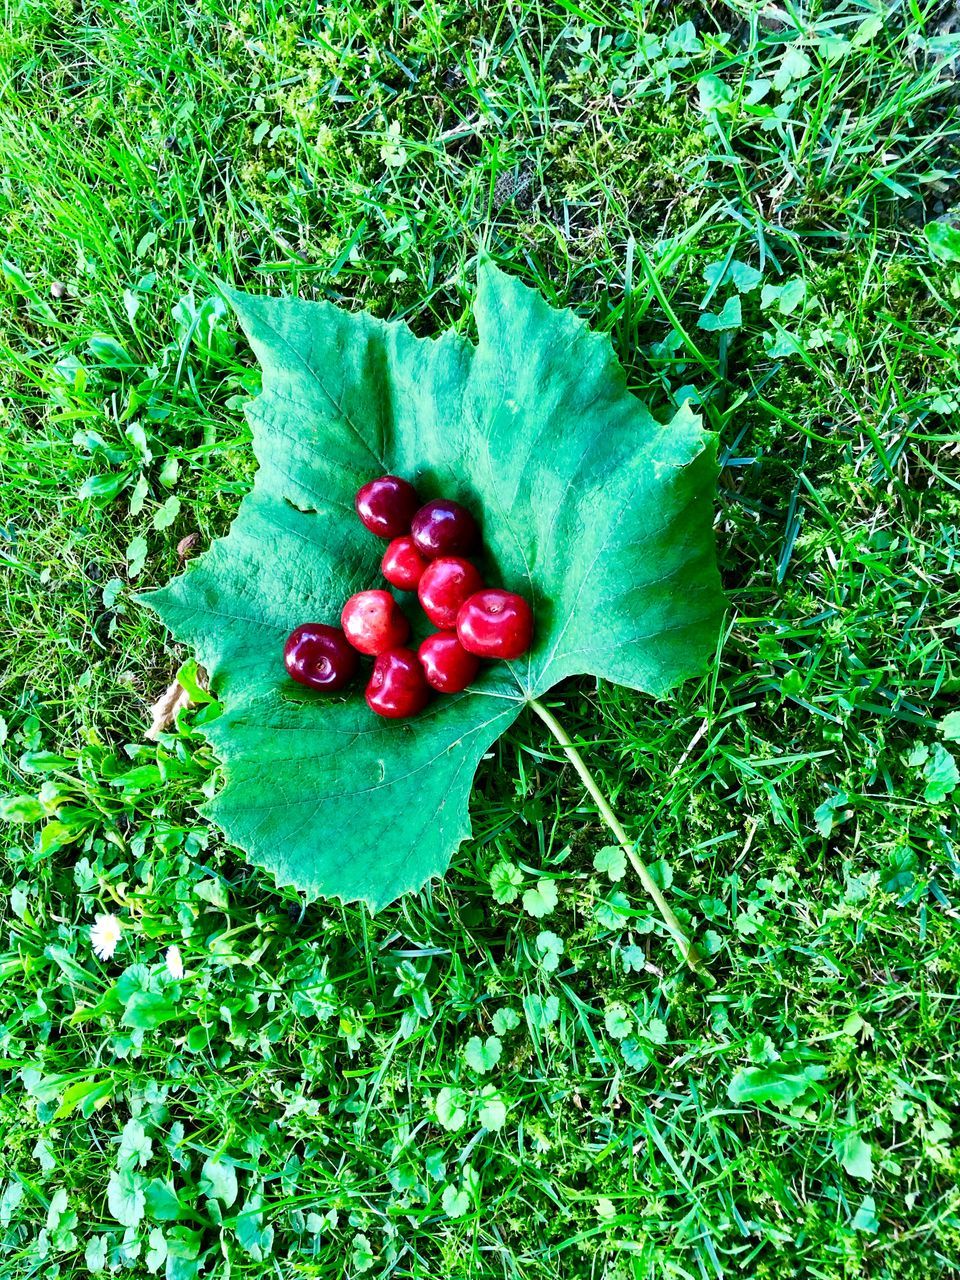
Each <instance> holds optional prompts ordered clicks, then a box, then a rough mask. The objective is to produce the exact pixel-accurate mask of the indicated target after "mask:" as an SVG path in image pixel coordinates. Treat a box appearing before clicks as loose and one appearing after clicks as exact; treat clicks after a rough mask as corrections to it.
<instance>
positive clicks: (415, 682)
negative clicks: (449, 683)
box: [367, 649, 430, 720]
mask: <svg viewBox="0 0 960 1280" xmlns="http://www.w3.org/2000/svg"><path fill="white" fill-rule="evenodd" d="M429 701H430V686H429V685H428V684H427V677H426V676H425V675H424V673H423V667H421V665H420V659H419V658H418V657H417V655H416V654H415V653H414V652H413V650H412V649H388V650H387V652H386V653H381V654H380V656H379V658H377V660H376V662H375V663H374V664H373V675H372V676H371V677H370V683H369V684H368V685H367V706H368V707H369V708H370V710H371V711H375V712H376V713H377V715H378V716H386V717H387V719H389V720H403V719H405V717H407V716H415V715H416V714H417V712H418V711H422V710H423V708H424V707H425V706H426V705H427V703H428V702H429Z"/></svg>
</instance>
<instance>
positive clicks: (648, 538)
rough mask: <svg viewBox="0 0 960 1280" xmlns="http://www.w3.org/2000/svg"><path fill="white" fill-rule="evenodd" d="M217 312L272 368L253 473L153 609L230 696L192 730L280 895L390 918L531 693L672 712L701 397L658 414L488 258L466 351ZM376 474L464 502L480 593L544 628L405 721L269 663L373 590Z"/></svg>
mask: <svg viewBox="0 0 960 1280" xmlns="http://www.w3.org/2000/svg"><path fill="white" fill-rule="evenodd" d="M227 296H228V298H229V300H230V302H231V304H232V305H233V307H234V309H235V311H236V313H237V315H238V316H239V319H240V323H241V325H242V326H243V328H244V330H245V332H246V334H247V336H248V338H249V340H250V343H251V345H252V347H253V349H254V352H255V353H256V355H257V357H258V359H259V361H260V365H261V368H262V372H263V390H262V393H261V394H260V395H259V396H257V397H256V398H255V399H254V400H252V401H251V402H250V404H249V406H248V409H247V413H248V416H249V418H250V422H251V424H252V429H253V444H254V450H255V453H256V457H257V460H258V463H259V470H258V472H257V475H256V480H255V483H254V486H253V490H252V492H251V493H250V494H249V495H248V496H247V497H246V498H245V499H244V501H243V503H242V504H241V507H240V511H239V513H238V515H237V517H236V519H235V520H234V522H233V525H232V526H231V529H230V532H229V534H228V536H227V537H226V538H223V539H221V540H219V541H217V542H215V543H214V544H213V546H212V547H211V548H210V550H209V551H207V552H206V554H205V555H203V556H201V557H198V558H197V559H196V560H194V561H193V562H191V564H190V566H189V568H188V569H187V571H186V572H185V573H184V574H183V575H182V576H180V577H178V578H175V579H174V580H173V581H172V582H170V583H169V584H168V585H167V586H166V587H165V588H163V589H162V590H160V591H156V592H152V593H150V594H148V595H147V596H144V597H141V599H144V600H145V601H146V602H147V603H148V604H149V605H150V607H151V608H153V609H154V610H155V611H156V612H157V613H158V614H159V616H160V617H161V619H162V620H163V621H164V622H165V623H166V625H167V626H168V627H169V628H170V630H171V631H172V632H173V633H174V635H175V636H176V637H177V638H178V639H179V640H181V641H184V642H186V643H187V644H189V645H191V646H192V647H193V649H194V650H195V651H196V653H197V655H198V657H199V659H200V661H201V662H202V663H203V665H204V666H205V667H206V669H207V671H208V672H209V674H210V677H211V681H212V687H213V689H214V691H215V693H216V696H217V697H218V698H219V699H221V700H222V702H223V704H224V712H223V714H222V715H221V716H219V717H218V718H217V719H215V720H212V721H210V722H209V723H207V724H204V725H203V726H202V730H201V731H202V733H203V734H204V735H205V736H206V737H207V738H208V739H209V740H210V741H211V743H212V744H213V746H214V748H215V749H216V751H217V754H218V755H219V758H220V760H221V763H222V771H223V784H222V787H221V789H220V792H219V794H218V795H217V796H216V797H215V798H214V799H213V800H212V801H211V802H210V804H209V805H207V806H206V810H205V812H206V813H207V815H208V816H209V817H210V818H212V819H213V820H214V821H216V822H217V823H218V824H219V825H220V826H221V827H222V828H223V830H224V832H225V833H226V834H227V836H228V837H229V838H230V839H231V840H232V841H234V842H235V843H236V844H238V845H239V846H240V847H241V848H242V849H244V850H245V851H246V852H247V854H248V855H249V857H250V859H251V861H253V862H254V863H256V864H257V865H259V866H262V867H264V868H266V869H268V870H269V871H271V872H272V873H273V875H274V876H275V877H276V879H277V881H278V882H279V883H280V884H290V885H294V886H296V887H297V888H298V889H299V890H301V891H303V892H305V893H306V894H308V895H309V896H311V897H317V896H327V897H331V896H335V897H339V898H342V899H343V900H344V901H354V900H357V899H362V900H364V901H366V902H367V903H368V904H369V906H370V908H371V909H372V910H376V909H378V908H380V907H382V906H384V905H385V904H386V903H388V902H391V901H393V900H394V899H395V898H397V897H399V896H400V894H402V893H404V892H406V891H408V890H416V889H419V888H420V887H421V886H422V885H423V884H424V883H425V882H426V881H427V880H428V879H430V877H432V876H437V875H441V874H442V873H443V872H444V871H445V870H446V868H447V866H448V865H449V862H450V859H451V857H452V855H453V853H454V852H455V850H456V849H457V847H458V846H459V845H460V843H461V842H462V841H463V840H464V839H465V838H466V837H467V836H469V834H470V819H469V813H468V802H469V797H470V790H471V786H472V782H473V776H474V773H475V771H476V768H477V765H478V763H479V762H480V759H481V758H482V756H483V755H484V753H485V752H487V751H488V750H489V749H490V747H491V745H492V744H493V743H494V742H495V741H496V740H497V738H498V737H499V736H500V735H501V734H502V733H503V732H504V730H505V729H507V728H509V727H510V725H511V724H512V723H513V722H514V720H515V719H516V718H517V716H518V715H519V714H520V712H521V710H522V709H523V708H524V706H525V705H526V703H527V702H528V701H529V700H530V699H531V698H536V697H539V696H540V695H542V694H544V693H546V692H547V691H548V690H549V689H550V688H552V686H553V685H555V684H557V682H558V681H560V680H563V679H564V678H565V677H568V676H574V675H580V674H590V675H592V676H595V677H599V678H601V679H604V680H609V681H613V682H616V683H619V684H623V685H627V686H629V687H630V688H633V689H638V690H642V691H644V692H646V693H649V694H652V695H655V696H661V695H663V694H665V693H666V692H667V691H668V690H669V689H671V688H672V687H673V686H674V685H676V684H677V683H678V682H679V681H680V680H682V679H684V678H685V677H687V676H690V675H692V674H695V673H698V672H700V671H701V670H702V669H703V666H704V663H705V660H706V658H707V657H708V655H709V653H710V652H711V650H712V648H713V647H714V645H715V643H716V640H717V636H718V630H719V621H720V616H721V612H722V608H723V597H722V594H721V591H720V584H719V578H718V574H717V569H716V562H715V551H714V540H713V534H712V500H713V494H714V488H715V482H716V474H717V466H716V448H715V443H714V441H713V439H712V437H710V436H708V435H706V434H705V433H704V431H703V430H702V428H701V425H700V421H699V419H698V418H697V417H696V415H695V414H694V413H693V412H692V410H691V409H690V408H689V406H685V407H684V408H682V409H681V410H680V411H679V412H678V413H677V414H676V416H675V417H674V418H673V420H672V421H671V422H670V423H668V424H667V425H665V426H664V425H661V424H660V423H659V422H657V421H656V420H655V419H654V418H653V417H652V416H651V414H650V413H649V411H648V410H647V408H646V407H645V406H644V405H643V404H642V403H641V401H639V400H638V399H637V398H636V397H634V396H633V395H631V394H630V393H629V392H628V391H627V388H626V380H625V377H624V373H623V370H622V369H621V368H620V365H619V364H618V363H617V360H616V358H615V356H614V354H613V350H612V348H611V345H610V342H609V339H608V338H607V337H605V336H600V335H598V334H594V333H591V332H590V330H589V329H588V328H587V326H586V324H585V323H584V322H583V321H582V320H580V319H579V318H578V317H576V316H575V315H574V314H573V312H571V311H558V310H556V309H553V308H551V307H550V306H548V305H547V303H546V302H545V301H544V300H543V299H542V298H541V297H540V296H539V294H537V293H536V292H535V291H534V290H531V289H529V288H526V287H525V286H524V285H522V284H521V283H519V282H518V281H517V280H514V279H512V278H510V277H509V276H507V275H505V274H503V273H502V272H501V271H499V270H497V268H496V267H494V266H493V265H492V264H490V263H489V262H484V263H482V264H481V266H480V269H479V277H478V292H477V298H476V303H475V306H474V317H475V320H476V326H477V333H478V342H477V344H476V345H474V344H473V343H471V342H470V341H468V340H467V339H466V338H464V337H462V336H461V335H459V334H457V333H455V332H453V331H449V330H448V331H447V332H445V333H443V334H441V335H440V337H439V338H436V339H422V338H416V337H414V335H413V334H412V333H411V332H410V330H409V329H408V328H407V327H406V326H405V325H403V324H400V323H388V322H385V321H381V320H377V319H375V318H374V317H372V316H370V315H368V314H365V313H359V314H350V313H348V312H346V311H343V310H341V309H339V308H337V307H335V306H332V305H330V304H328V303H308V302H302V301H299V300H297V299H294V298H264V297H254V296H251V295H248V294H242V293H234V292H229V293H228V295H227ZM387 472H392V473H394V474H397V475H401V476H404V477H406V478H407V479H409V480H411V481H412V482H413V483H414V484H416V486H417V487H418V489H419V491H420V492H421V494H422V495H423V497H424V498H425V499H429V498H433V497H437V496H439V495H441V494H442V495H445V496H448V497H451V498H456V499H458V500H459V501H461V502H463V503H465V504H466V505H467V506H468V507H469V508H470V509H471V510H472V511H473V512H474V514H475V515H476V516H477V517H478V518H479V519H480V521H481V524H482V527H483V539H484V557H485V560H484V563H483V565H482V567H483V569H484V571H485V573H486V576H487V579H488V580H489V581H490V582H492V583H496V584H499V585H502V586H504V587H506V588H508V589H510V590H515V591H519V592H520V593H521V594H523V595H525V596H526V597H527V598H528V599H529V600H530V601H531V603H532V605H533V607H534V612H535V617H536V635H535V640H534V645H533V648H532V649H531V650H530V652H529V653H528V654H527V655H526V656H524V657H523V658H521V659H519V660H517V661H515V662H511V663H503V662H501V663H491V664H488V665H486V666H485V668H484V670H483V673H482V674H481V676H480V677H479V679H478V680H477V681H476V683H475V684H474V685H472V686H471V688H470V689H469V690H468V691H467V692H466V693H463V694H458V695H455V696H448V697H440V698H437V699H436V700H435V701H434V702H433V703H431V705H430V706H429V708H428V709H427V710H426V711H425V712H423V713H422V714H421V715H419V716H417V717H415V718H413V719H411V720H408V721H404V722H396V721H381V720H378V719H377V718H376V717H375V716H373V715H372V713H371V712H370V711H369V709H368V708H367V706H366V703H365V701H364V698H363V693H362V689H361V688H359V687H358V688H354V689H352V690H349V691H346V692H345V694H344V695H343V696H334V697H330V696H324V695H321V694H313V693H312V692H310V691H309V690H304V689H302V688H301V687H300V686H296V685H294V684H293V683H292V682H291V681H290V680H289V679H288V678H287V676H286V673H285V671H284V668H283V664H282V660H281V654H282V649H283V642H284V639H285V638H286V636H287V634H288V633H289V632H290V631H291V630H292V628H293V627H294V626H296V625H297V624H298V623H301V622H306V621H321V622H322V621H327V622H336V621H337V619H338V618H339V615H340V610H341V607H342V605H343V603H344V601H345V600H346V599H347V597H348V596H350V595H351V594H352V593H353V592H355V591H359V590H361V589H364V588H369V587H375V586H380V585H382V582H381V578H380V571H379V561H380V557H381V555H382V552H383V544H382V543H380V542H379V541H378V540H377V539H376V538H373V537H372V536H371V535H370V534H369V533H367V531H366V530H365V529H364V528H363V527H362V526H361V524H360V522H359V521H358V520H357V518H356V516H355V515H354V511H353V497H354V494H355V493H356V491H357V489H358V488H360V486H361V485H362V484H364V483H365V482H366V481H368V480H370V479H372V478H373V477H375V476H378V475H381V474H384V473H387ZM504 887H506V886H504Z"/></svg>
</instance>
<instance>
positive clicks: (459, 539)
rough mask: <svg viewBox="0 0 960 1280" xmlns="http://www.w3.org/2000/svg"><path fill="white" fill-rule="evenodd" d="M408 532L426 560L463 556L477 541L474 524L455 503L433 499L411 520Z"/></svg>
mask: <svg viewBox="0 0 960 1280" xmlns="http://www.w3.org/2000/svg"><path fill="white" fill-rule="evenodd" d="M410 533H411V535H412V536H413V540H414V542H415V543H416V544H417V547H418V548H419V550H420V551H421V552H422V553H423V555H425V556H426V557H427V559H428V560H436V559H437V557H438V556H465V555H469V554H470V552H471V551H472V550H473V549H474V547H475V546H476V545H477V543H478V541H479V540H480V530H479V528H478V527H477V522H476V520H474V518H473V516H472V515H471V514H470V512H469V511H468V510H467V508H466V507H461V505H460V503H459V502H451V501H450V499H449V498H437V499H436V500H435V501H434V502H428V503H427V505H426V506H425V507H421V508H420V510H419V511H418V512H417V513H416V515H415V516H414V517H413V520H412V521H411V524H410Z"/></svg>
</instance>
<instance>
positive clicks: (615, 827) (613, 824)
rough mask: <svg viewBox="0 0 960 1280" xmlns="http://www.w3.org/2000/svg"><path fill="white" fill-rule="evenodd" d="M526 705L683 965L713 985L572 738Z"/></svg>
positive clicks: (548, 714)
mask: <svg viewBox="0 0 960 1280" xmlns="http://www.w3.org/2000/svg"><path fill="white" fill-rule="evenodd" d="M528 706H529V707H530V708H531V710H533V711H535V712H536V713H537V715H538V716H539V717H540V719H541V720H542V721H543V723H544V724H545V725H546V726H547V728H548V729H549V730H550V732H551V733H552V734H553V736H554V737H555V738H556V740H557V742H559V743H560V746H561V748H562V749H563V753H564V755H565V756H566V757H567V759H568V760H569V761H570V763H571V764H572V765H573V767H574V768H575V769H576V771H577V773H578V774H579V775H580V778H581V780H582V782H583V785H584V786H585V787H586V788H587V791H588V792H589V793H590V796H591V798H592V799H593V801H594V803H595V804H596V806H597V809H598V810H599V812H600V817H601V818H602V819H603V821H604V822H605V823H606V824H607V826H608V827H609V828H610V830H611V831H612V832H613V834H614V835H615V836H616V838H617V843H618V844H619V845H620V848H621V849H622V850H623V852H624V853H625V854H626V856H627V858H628V859H629V862H630V865H631V866H632V867H633V869H634V871H635V872H636V873H637V877H638V878H639V880H640V883H641V884H642V885H643V887H644V889H645V891H646V892H647V893H648V894H649V896H650V897H651V898H652V899H653V901H654V903H655V904H656V907H657V910H658V911H659V912H660V915H661V916H662V917H663V921H664V924H666V926H667V928H668V929H669V930H670V933H671V934H672V936H673V940H674V942H676V944H677V947H678V949H679V951H680V954H681V955H682V956H683V958H684V960H685V962H686V964H687V966H688V967H689V968H690V969H691V970H692V971H693V973H695V974H696V976H697V977H698V978H699V980H700V981H701V982H702V983H703V984H704V985H705V986H708V987H712V986H715V985H716V984H715V982H714V979H713V978H712V977H711V975H710V974H709V973H707V971H706V970H705V969H704V967H703V958H702V956H701V955H700V953H699V951H697V948H696V947H695V946H694V945H693V943H692V942H691V941H690V939H689V938H688V937H687V935H686V934H685V933H684V931H683V927H682V925H681V924H680V921H679V920H678V919H677V917H676V916H675V915H674V913H673V909H672V908H671V906H670V904H669V903H668V902H667V900H666V898H665V897H664V896H663V894H662V893H661V892H660V887H659V885H658V884H657V883H656V881H655V880H654V879H653V877H652V876H651V874H650V872H649V871H648V870H647V868H646V867H645V866H644V865H643V863H642V862H641V860H640V858H638V857H637V852H636V849H635V848H634V845H633V841H631V840H630V838H629V837H628V836H627V833H626V831H624V829H623V827H622V826H621V825H620V821H619V819H618V818H617V815H616V814H615V813H614V812H613V810H612V809H611V807H610V802H609V801H608V800H607V797H606V796H605V795H604V794H603V792H602V791H601V790H600V787H599V785H598V783H597V780H596V778H594V776H593V774H592V773H591V772H590V770H589V769H588V768H587V766H586V763H585V761H584V759H583V756H581V754H580V752H579V751H578V750H577V748H576V747H575V746H574V745H573V742H572V741H571V739H570V736H569V734H568V733H567V731H566V729H564V727H563V725H562V724H561V723H560V721H559V720H558V719H557V718H556V716H555V715H554V714H553V712H552V711H548V710H547V708H546V707H545V706H544V705H543V703H542V702H538V701H537V699H536V698H530V699H529V701H528Z"/></svg>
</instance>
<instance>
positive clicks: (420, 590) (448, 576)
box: [417, 556, 483, 631]
mask: <svg viewBox="0 0 960 1280" xmlns="http://www.w3.org/2000/svg"><path fill="white" fill-rule="evenodd" d="M482 586H483V579H482V578H481V577H480V573H479V571H478V570H477V569H475V568H474V566H473V565H472V564H471V563H470V561H469V560H461V559H460V558H459V556H441V557H440V559H439V560H433V561H432V562H431V563H430V565H429V566H428V567H427V568H426V569H425V570H424V574H423V577H422V578H421V579H420V585H419V586H418V587H417V597H418V599H419V600H420V603H421V605H422V606H423V612H424V613H425V614H426V615H427V617H428V618H429V619H430V621H431V622H432V623H433V625H434V626H435V627H439V628H440V630H441V631H452V630H453V628H454V627H455V626H456V625H457V614H458V613H459V612H460V606H461V605H462V604H464V603H465V602H466V601H467V600H469V598H470V597H471V596H472V595H473V594H474V592H476V591H479V590H480V589H481V588H482Z"/></svg>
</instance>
